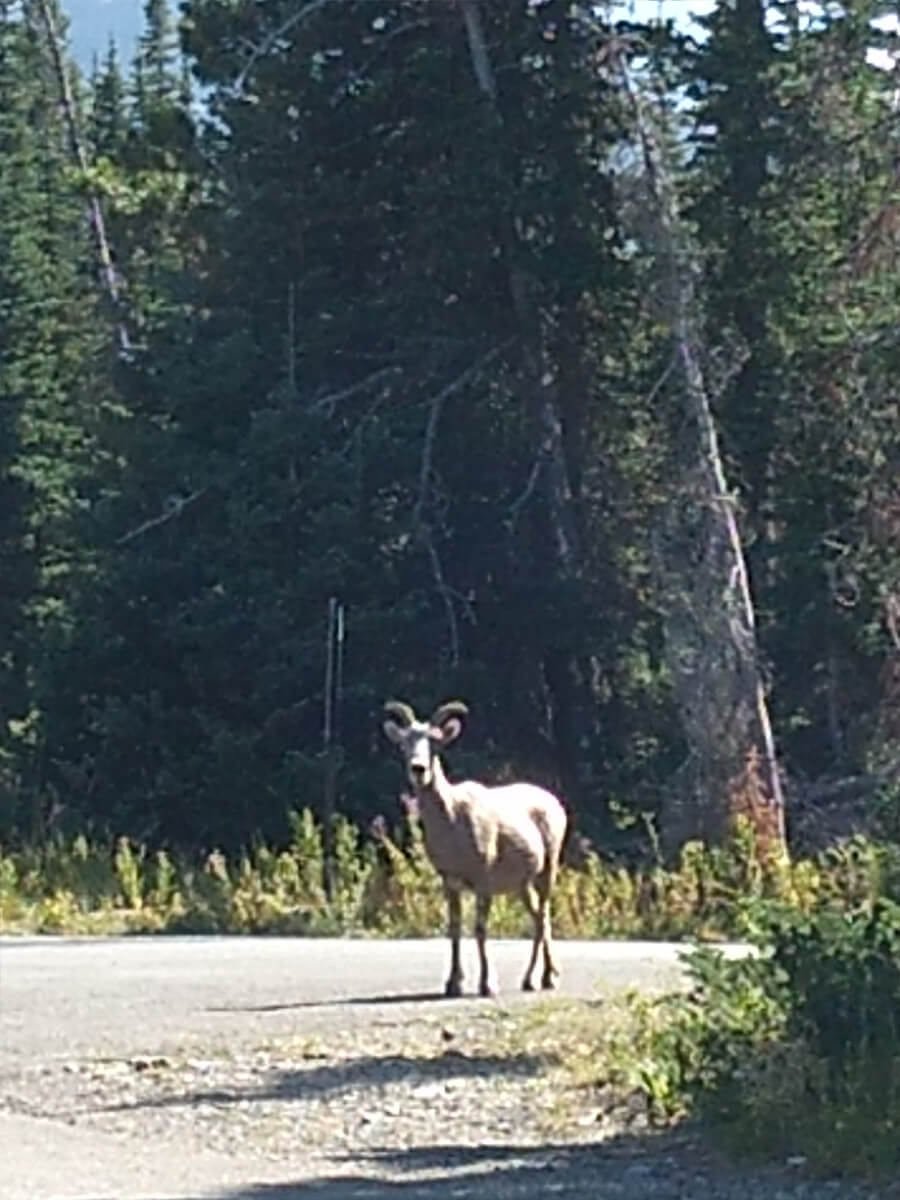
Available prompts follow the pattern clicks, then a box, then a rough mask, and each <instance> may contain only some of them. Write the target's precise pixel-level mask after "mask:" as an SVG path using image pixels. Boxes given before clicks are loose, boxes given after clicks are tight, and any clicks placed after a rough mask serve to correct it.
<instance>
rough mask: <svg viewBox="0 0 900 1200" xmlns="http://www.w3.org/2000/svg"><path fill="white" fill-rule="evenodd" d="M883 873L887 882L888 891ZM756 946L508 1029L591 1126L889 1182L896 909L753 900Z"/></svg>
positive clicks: (895, 1139) (898, 976)
mask: <svg viewBox="0 0 900 1200" xmlns="http://www.w3.org/2000/svg"><path fill="white" fill-rule="evenodd" d="M896 882H897V879H896V876H895V877H894V889H895V893H894V894H895V895H896ZM751 940H752V941H753V942H754V943H755V945H756V947H757V950H758V953H757V954H756V955H754V956H752V957H748V958H743V959H726V958H725V957H723V956H722V955H721V954H718V953H717V952H716V951H715V949H713V948H711V947H696V948H694V949H693V950H692V951H689V952H688V954H687V962H688V964H689V977H690V983H689V986H688V987H687V988H686V989H685V990H684V991H682V992H676V993H671V994H667V995H663V996H657V997H647V996H641V995H637V994H629V995H627V996H626V997H624V999H620V1000H615V999H614V1000H602V1001H598V1002H594V1003H572V1004H564V1005H558V1004H554V1005H545V1006H542V1007H541V1008H540V1009H537V1010H532V1012H531V1013H530V1014H529V1015H528V1017H526V1018H525V1021H524V1023H523V1026H522V1028H521V1029H520V1030H519V1031H518V1037H519V1039H520V1040H521V1041H523V1042H525V1041H527V1043H528V1045H529V1046H530V1048H531V1049H532V1051H533V1052H534V1051H537V1050H540V1049H541V1048H543V1051H544V1052H545V1053H546V1054H547V1055H548V1057H549V1058H551V1059H553V1060H555V1061H557V1062H558V1061H559V1060H561V1063H562V1066H563V1067H564V1069H565V1077H566V1078H567V1079H568V1081H569V1082H570V1083H571V1084H573V1085H574V1089H573V1090H571V1091H570V1094H569V1102H566V1101H563V1102H561V1113H560V1115H561V1116H562V1117H563V1119H571V1118H572V1115H573V1113H572V1107H573V1105H572V1102H571V1101H572V1098H573V1097H574V1101H575V1105H576V1110H577V1114H578V1119H579V1121H580V1123H582V1124H583V1123H584V1122H585V1121H586V1120H587V1121H592V1122H595V1123H596V1125H597V1129H598V1133H600V1134H601V1135H602V1134H603V1132H605V1131H609V1132H614V1131H617V1130H620V1129H622V1128H626V1129H627V1128H631V1129H634V1130H638V1129H647V1128H651V1129H656V1130H666V1129H672V1128H675V1127H679V1128H681V1129H682V1130H684V1131H688V1132H689V1131H694V1132H695V1133H696V1134H697V1135H698V1136H702V1137H704V1139H708V1140H711V1141H712V1142H714V1143H715V1144H717V1145H718V1146H719V1147H720V1148H721V1149H722V1150H724V1151H725V1152H726V1153H727V1154H728V1155H729V1157H732V1158H736V1159H737V1160H739V1161H740V1160H742V1159H746V1160H748V1161H751V1160H752V1161H762V1162H773V1163H777V1164H778V1165H780V1166H788V1167H791V1168H793V1169H795V1170H796V1171H797V1172H798V1173H804V1174H814V1175H817V1176H825V1175H827V1176H828V1177H830V1178H832V1179H833V1178H836V1177H844V1176H845V1177H851V1176H852V1177H855V1178H863V1179H869V1180H871V1181H873V1182H874V1183H875V1184H876V1186H878V1187H882V1186H884V1187H885V1188H887V1189H888V1190H886V1191H885V1192H884V1193H882V1194H884V1195H885V1196H887V1195H894V1194H896V1193H895V1192H892V1191H890V1190H889V1185H890V1183H891V1181H893V1185H894V1186H896V1183H897V1180H898V1178H900V905H898V904H897V902H896V901H895V900H890V899H887V898H885V897H880V898H874V896H873V897H872V898H870V899H868V900H860V901H859V902H858V903H856V904H854V905H852V906H850V907H846V906H844V905H842V904H840V903H837V902H836V900H835V897H834V896H833V895H832V896H827V897H825V896H823V897H822V898H821V900H820V902H819V903H817V904H816V906H815V907H814V909H813V910H811V911H809V912H802V911H800V910H799V909H796V908H794V909H791V908H790V907H789V906H787V905H785V904H784V903H778V902H768V903H767V902H762V903H761V904H760V906H759V908H758V925H757V927H756V929H755V932H754V933H753V935H752V938H751Z"/></svg>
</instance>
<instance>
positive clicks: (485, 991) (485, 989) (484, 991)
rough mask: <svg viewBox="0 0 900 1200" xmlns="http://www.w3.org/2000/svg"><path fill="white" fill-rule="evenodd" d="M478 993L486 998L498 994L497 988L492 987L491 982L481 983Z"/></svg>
mask: <svg viewBox="0 0 900 1200" xmlns="http://www.w3.org/2000/svg"><path fill="white" fill-rule="evenodd" d="M478 994H479V996H484V997H485V998H487V999H490V998H491V997H493V996H496V995H497V989H496V988H492V987H491V985H490V984H489V983H480V984H479V985H478Z"/></svg>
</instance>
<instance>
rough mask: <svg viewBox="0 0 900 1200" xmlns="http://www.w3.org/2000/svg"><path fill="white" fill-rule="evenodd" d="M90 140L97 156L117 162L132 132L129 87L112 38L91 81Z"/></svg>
mask: <svg viewBox="0 0 900 1200" xmlns="http://www.w3.org/2000/svg"><path fill="white" fill-rule="evenodd" d="M90 92H91V107H90V114H91V116H90V126H89V133H90V140H91V144H92V147H93V150H94V153H95V154H96V155H97V156H105V157H108V158H111V159H113V160H114V161H115V160H116V159H117V158H118V157H119V156H120V155H121V153H122V150H123V148H124V146H125V142H126V138H127V135H128V110H127V87H126V83H125V79H124V76H123V75H122V71H121V67H120V65H119V53H118V49H117V47H116V43H115V42H114V41H113V40H112V39H110V42H109V46H108V47H107V51H106V56H105V58H104V60H103V65H102V67H95V69H94V72H93V75H92V78H91V84H90Z"/></svg>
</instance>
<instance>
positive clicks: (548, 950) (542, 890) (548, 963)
mask: <svg viewBox="0 0 900 1200" xmlns="http://www.w3.org/2000/svg"><path fill="white" fill-rule="evenodd" d="M552 887H553V877H552V876H551V877H550V878H549V879H548V880H547V882H546V884H545V885H544V886H540V885H539V886H538V906H539V908H540V926H541V933H542V939H541V944H542V947H543V951H544V970H543V972H542V974H541V987H542V988H543V989H544V990H545V991H548V990H550V989H551V988H555V987H556V980H557V978H558V976H559V968H558V967H557V965H556V963H555V962H554V961H553V932H552V929H551V920H550V891H551V888H552Z"/></svg>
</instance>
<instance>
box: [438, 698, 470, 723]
mask: <svg viewBox="0 0 900 1200" xmlns="http://www.w3.org/2000/svg"><path fill="white" fill-rule="evenodd" d="M468 715H469V709H468V706H467V705H465V704H463V702H462V700H448V701H447V702H446V704H439V705H438V706H437V708H436V709H435V710H434V712H433V713H432V714H431V718H430V721H429V724H431V725H442V724H443V722H444V721H446V720H447V718H448V717H467V716H468Z"/></svg>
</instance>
